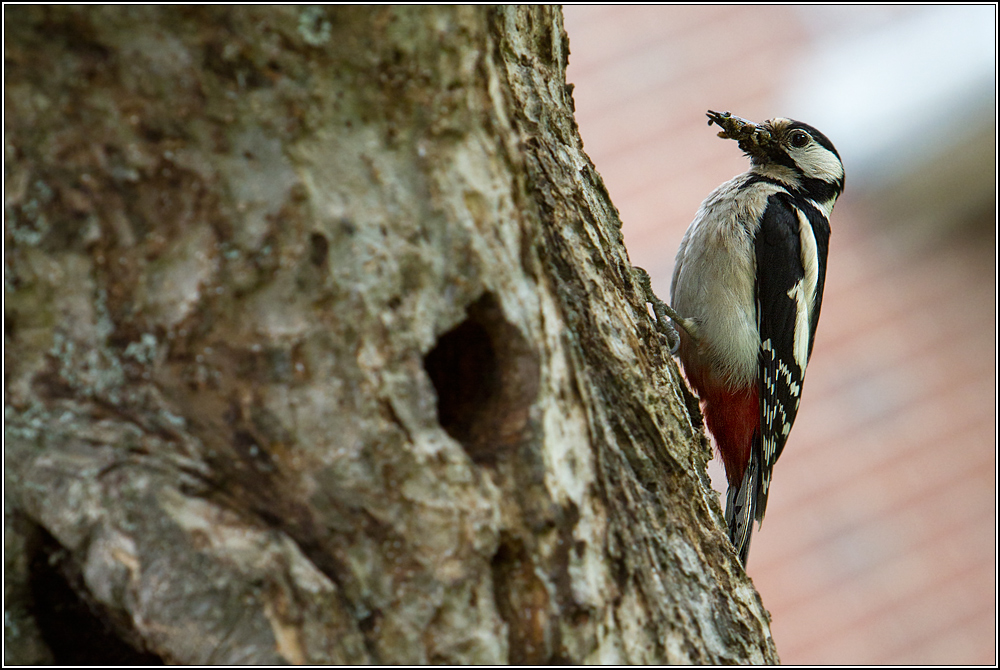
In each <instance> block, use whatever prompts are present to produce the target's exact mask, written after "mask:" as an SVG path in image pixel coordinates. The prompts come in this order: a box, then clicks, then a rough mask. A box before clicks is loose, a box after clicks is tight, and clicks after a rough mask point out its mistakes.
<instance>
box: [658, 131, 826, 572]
mask: <svg viewBox="0 0 1000 670" xmlns="http://www.w3.org/2000/svg"><path fill="white" fill-rule="evenodd" d="M708 119H709V122H708V123H709V125H712V124H713V123H715V124H718V125H719V127H721V128H722V131H721V132H720V133H719V137H723V138H728V139H734V140H736V141H737V142H739V146H740V148H741V149H742V150H743V151H744V152H745V153H746V155H747V156H748V157H749V158H750V162H751V167H750V170H749V171H748V172H745V173H744V174H741V175H740V176H738V177H735V178H734V179H731V180H729V181H727V182H726V183H724V184H723V185H722V186H720V187H719V188H717V189H715V191H713V192H712V194H711V195H709V196H708V198H707V199H706V200H705V202H703V203H702V205H701V208H700V209H699V210H698V213H697V215H695V218H694V221H693V222H692V223H691V226H690V227H689V228H688V230H687V233H685V235H684V239H683V241H682V242H681V246H680V248H679V249H678V251H677V261H676V264H675V266H674V276H673V283H672V286H671V292H670V293H671V306H672V307H673V310H672V312H675V313H671V317H672V318H673V320H674V321H675V322H676V323H677V325H679V326H680V327H681V328H680V330H681V332H680V333H679V335H680V343H679V347H678V351H677V353H678V356H679V357H680V360H681V362H682V363H683V365H684V372H685V374H686V376H687V378H688V381H689V382H690V383H691V385H692V386H693V387H694V389H695V390H696V391H697V393H698V395H699V397H700V398H701V401H702V404H703V408H704V415H705V423H706V425H707V427H708V429H709V431H711V433H712V435H713V436H714V437H715V442H716V444H717V446H718V449H719V452H720V454H721V456H722V461H723V463H724V465H725V468H726V477H727V479H728V481H729V490H728V493H727V495H726V522H727V524H728V526H729V539H730V541H731V542H732V543H733V546H734V547H735V549H736V552H737V554H738V555H739V557H740V560H741V561H742V563H743V565H746V561H747V554H748V552H749V549H750V535H751V532H752V523H753V520H754V519H756V520H757V521H758V522H759V521H760V520H762V519H763V517H764V509H765V507H766V506H767V494H768V489H769V487H770V484H771V470H772V468H773V467H774V463H775V462H776V461H777V460H778V456H780V455H781V451H782V449H783V448H784V446H785V440H787V439H788V433H789V431H790V430H791V429H792V423H793V422H794V421H795V415H796V413H797V412H798V409H799V400H800V399H801V397H802V380H803V377H804V375H805V371H806V363H808V362H809V357H810V355H811V354H812V348H813V339H814V336H815V334H816V324H817V322H818V320H819V311H820V304H821V302H822V299H823V284H824V281H825V277H826V257H827V249H828V245H829V240H830V220H829V217H830V212H831V211H832V210H833V205H834V203H835V202H836V201H837V196H839V195H840V194H841V192H843V190H844V167H843V165H842V163H841V161H840V155H839V154H838V153H837V150H836V149H835V148H834V147H833V144H831V142H830V140H828V139H827V138H826V136H825V135H823V133H821V132H819V131H818V130H816V129H815V128H813V127H812V126H809V125H807V124H805V123H801V122H799V121H792V120H790V119H783V118H777V119H772V120H770V121H765V122H764V123H761V124H755V123H751V122H750V121H746V120H745V119H741V118H739V117H735V116H732V115H730V114H729V113H728V112H722V113H719V112H712V111H709V112H708Z"/></svg>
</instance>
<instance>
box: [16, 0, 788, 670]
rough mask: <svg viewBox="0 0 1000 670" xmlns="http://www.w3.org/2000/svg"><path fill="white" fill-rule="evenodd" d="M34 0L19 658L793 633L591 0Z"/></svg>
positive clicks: (23, 247)
mask: <svg viewBox="0 0 1000 670" xmlns="http://www.w3.org/2000/svg"><path fill="white" fill-rule="evenodd" d="M5 13H6V46H7V52H6V59H7V63H6V66H7V70H6V71H7V82H6V84H7V87H6V112H7V113H6V119H7V125H6V133H7V145H6V147H5V150H6V153H5V159H6V164H7V172H6V174H7V181H6V196H7V199H6V210H5V228H4V242H5V252H4V286H5V297H6V302H5V322H4V324H5V329H4V344H5V366H6V376H5V391H6V404H5V415H4V436H5V456H6V459H5V489H6V490H5V497H4V504H5V507H4V523H5V526H4V528H5V549H6V554H5V556H6V559H5V567H6V580H5V593H6V616H5V633H4V634H5V640H6V643H7V646H6V649H7V659H6V660H7V661H8V662H11V663H23V662H52V661H55V662H86V661H95V662H102V663H108V662H127V663H131V662H143V661H159V660H162V661H167V662H172V663H248V662H260V663H263V662H266V663H276V662H283V661H290V662H311V663H326V662H334V663H353V662H379V663H423V662H445V663H503V662H530V663H544V662H619V663H624V662H627V663H665V662H670V663H673V662H704V663H724V662H747V661H775V660H777V657H776V653H775V650H774V645H773V643H772V641H771V637H770V633H769V627H768V615H767V613H766V611H765V610H764V608H763V606H762V604H761V602H760V599H759V597H758V596H757V594H756V591H754V589H753V586H752V584H751V583H750V581H749V580H748V579H747V577H746V576H745V574H744V573H743V571H742V570H741V569H740V567H739V566H738V563H737V562H736V560H735V557H734V555H733V552H732V550H731V548H730V547H729V545H728V542H727V540H726V537H725V535H724V533H723V531H722V529H721V528H722V527H721V520H720V511H719V506H718V500H717V497H716V495H715V494H714V493H713V492H712V490H711V488H710V486H709V483H708V481H707V478H706V475H705V462H706V459H707V458H708V457H709V456H710V453H709V449H708V446H707V443H706V441H705V439H704V437H703V435H702V434H701V431H700V430H698V429H697V427H696V426H693V425H692V420H691V419H690V418H689V410H688V409H687V407H686V401H685V398H686V397H687V396H686V395H685V394H686V391H684V387H683V383H682V382H681V381H680V378H679V377H678V374H677V369H676V366H675V365H674V364H673V362H672V361H671V359H670V357H669V354H668V352H667V351H666V349H665V347H664V345H663V342H662V339H661V336H660V335H659V334H658V333H657V332H656V329H655V327H654V323H653V321H652V320H651V319H650V316H649V314H648V311H647V308H646V306H645V303H644V300H643V297H642V296H643V294H642V291H641V289H640V288H639V286H638V284H637V282H636V280H635V277H634V275H633V272H632V268H631V266H630V264H629V261H628V257H627V254H626V252H625V248H624V247H623V244H622V237H621V234H620V231H619V222H618V218H617V212H616V210H615V209H614V207H613V206H612V205H611V203H610V200H609V199H608V195H607V192H606V191H605V189H604V187H603V185H602V183H601V179H600V177H599V176H598V174H597V172H596V171H595V169H594V167H593V165H592V164H591V163H590V161H589V159H588V158H587V156H586V155H585V154H584V153H583V149H582V143H581V141H580V138H579V136H578V133H577V129H576V126H575V124H574V121H573V110H572V98H571V91H570V88H569V87H568V86H567V85H566V82H565V65H566V62H567V57H568V40H567V37H566V35H565V33H564V32H563V29H562V17H561V14H560V12H559V10H558V8H553V7H533V8H515V7H506V8H502V9H486V8H480V7H475V8H472V7H405V8H389V7H363V8H349V7H280V8H274V7H259V6H257V7H209V8H196V7H144V6H115V7H83V6H55V7H27V6H19V7H7V8H5ZM692 413H693V414H694V416H695V417H697V412H696V410H693V411H692ZM697 421H698V419H697V418H696V419H695V422H697Z"/></svg>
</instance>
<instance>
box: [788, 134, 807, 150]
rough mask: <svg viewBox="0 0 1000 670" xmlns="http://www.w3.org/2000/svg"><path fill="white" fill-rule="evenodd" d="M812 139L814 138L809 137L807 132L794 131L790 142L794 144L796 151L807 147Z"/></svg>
mask: <svg viewBox="0 0 1000 670" xmlns="http://www.w3.org/2000/svg"><path fill="white" fill-rule="evenodd" d="M810 139H812V138H811V137H809V133H807V132H806V131H804V130H794V131H792V135H791V137H790V138H789V141H790V142H791V143H792V146H793V147H795V148H796V149H801V148H802V147H804V146H805V145H807V144H809V140H810Z"/></svg>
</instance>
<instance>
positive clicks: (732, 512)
mask: <svg viewBox="0 0 1000 670" xmlns="http://www.w3.org/2000/svg"><path fill="white" fill-rule="evenodd" d="M752 452H753V453H752V455H751V456H750V462H749V463H747V468H746V470H745V471H744V473H743V480H742V481H741V482H740V485H739V487H736V486H730V487H729V490H728V491H727V493H726V524H727V525H728V526H729V541H730V542H732V544H733V547H735V548H736V553H737V554H738V555H739V557H740V562H742V563H743V567H744V568H745V567H746V565H747V556H748V555H749V554H750V537H751V535H753V521H754V517H756V511H757V493H758V491H760V457H759V456H758V455H757V450H756V449H754V450H752Z"/></svg>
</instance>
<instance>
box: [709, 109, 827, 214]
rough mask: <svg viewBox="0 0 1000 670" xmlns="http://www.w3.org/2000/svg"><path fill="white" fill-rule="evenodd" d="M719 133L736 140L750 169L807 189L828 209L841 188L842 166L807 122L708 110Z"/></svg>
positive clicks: (816, 131) (806, 191) (795, 186)
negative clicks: (757, 118)
mask: <svg viewBox="0 0 1000 670" xmlns="http://www.w3.org/2000/svg"><path fill="white" fill-rule="evenodd" d="M713 123H715V124H717V125H718V126H719V127H720V128H722V131H721V132H720V133H719V137H723V138H727V139H733V140H736V141H737V142H738V143H739V145H740V149H742V150H743V151H744V152H745V153H746V155H747V156H749V157H750V161H751V163H752V164H753V168H752V169H751V171H752V172H757V173H759V174H761V175H763V176H766V177H770V178H772V179H778V180H779V181H781V182H782V183H784V184H786V185H788V186H789V187H791V188H794V189H798V190H801V191H804V192H805V193H807V194H808V195H809V196H810V197H811V198H812V199H814V200H815V201H816V202H817V203H819V204H821V205H823V206H824V207H825V208H826V209H827V214H829V210H830V209H832V208H833V203H834V202H835V201H836V200H837V196H839V195H840V194H841V193H843V191H844V166H843V164H842V163H841V161H840V154H839V153H837V149H836V148H834V146H833V143H832V142H831V141H830V140H829V139H827V137H826V135H824V134H823V133H821V132H820V131H818V130H816V129H815V128H813V127H812V126H810V125H809V124H807V123H802V122H801V121H793V120H791V119H784V118H776V119H771V120H770V121H765V122H763V123H760V124H756V123H753V122H752V121H747V120H746V119H741V118H740V117H738V116H733V115H731V114H730V113H729V112H721V113H720V112H712V111H709V112H708V125H712V124H713Z"/></svg>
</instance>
